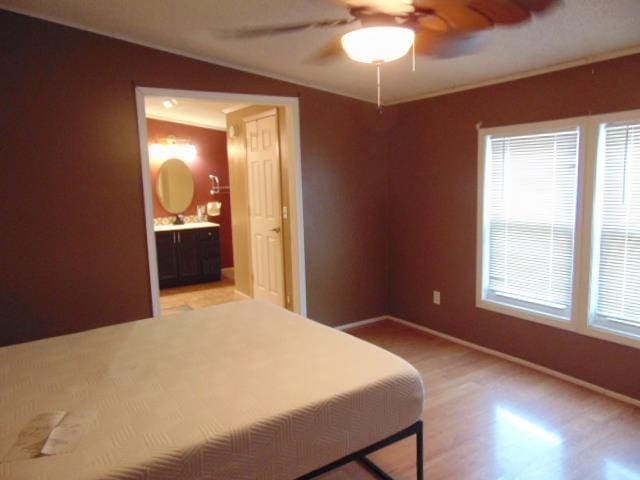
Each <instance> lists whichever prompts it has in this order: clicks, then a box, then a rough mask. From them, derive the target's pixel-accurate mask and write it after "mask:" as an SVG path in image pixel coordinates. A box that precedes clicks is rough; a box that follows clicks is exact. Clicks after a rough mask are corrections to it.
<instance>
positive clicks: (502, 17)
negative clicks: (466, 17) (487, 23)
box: [469, 0, 531, 25]
mask: <svg viewBox="0 0 640 480" xmlns="http://www.w3.org/2000/svg"><path fill="white" fill-rule="evenodd" d="M469 8H470V9H473V10H475V11H477V12H479V13H481V14H482V15H484V16H485V17H487V18H490V19H491V21H492V22H493V23H495V24H504V25H513V24H516V23H522V22H526V21H527V20H529V19H530V18H531V13H530V12H529V10H528V9H526V8H524V7H522V6H521V5H520V4H519V3H517V2H515V1H512V0H470V1H469Z"/></svg>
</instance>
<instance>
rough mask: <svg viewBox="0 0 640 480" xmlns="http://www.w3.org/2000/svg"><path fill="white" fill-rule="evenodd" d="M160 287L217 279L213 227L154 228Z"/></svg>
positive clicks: (216, 236) (216, 244) (215, 231)
mask: <svg viewBox="0 0 640 480" xmlns="http://www.w3.org/2000/svg"><path fill="white" fill-rule="evenodd" d="M156 251H157V256H158V277H159V280H160V288H165V287H173V286H176V285H188V284H191V283H201V282H209V281H214V280H220V233H219V231H218V228H217V227H213V228H197V229H196V228H194V229H186V230H175V231H168V232H156Z"/></svg>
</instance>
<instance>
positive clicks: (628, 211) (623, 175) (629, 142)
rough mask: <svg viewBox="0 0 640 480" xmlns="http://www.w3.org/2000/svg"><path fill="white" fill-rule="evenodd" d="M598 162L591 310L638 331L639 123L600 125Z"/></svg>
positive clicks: (613, 323) (611, 323)
mask: <svg viewBox="0 0 640 480" xmlns="http://www.w3.org/2000/svg"><path fill="white" fill-rule="evenodd" d="M597 160H598V179H597V184H598V187H597V195H596V201H595V218H596V221H595V226H596V228H595V236H594V243H595V250H596V251H595V255H594V265H593V272H594V275H593V276H594V285H593V290H592V291H593V292H594V293H593V295H594V297H595V298H592V308H593V309H594V311H595V312H594V313H595V316H596V321H601V322H605V323H607V326H608V327H610V328H614V329H616V330H633V329H636V328H637V329H638V333H640V123H631V124H619V123H614V124H605V125H602V126H601V133H600V145H599V154H598V159H597Z"/></svg>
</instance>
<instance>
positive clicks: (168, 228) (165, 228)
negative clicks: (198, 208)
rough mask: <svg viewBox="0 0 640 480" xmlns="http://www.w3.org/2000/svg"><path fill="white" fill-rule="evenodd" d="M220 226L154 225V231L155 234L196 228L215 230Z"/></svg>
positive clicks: (198, 224) (203, 224)
mask: <svg viewBox="0 0 640 480" xmlns="http://www.w3.org/2000/svg"><path fill="white" fill-rule="evenodd" d="M219 226H220V225H218V224H217V223H213V222H191V223H184V224H182V225H174V224H172V223H170V224H168V225H154V227H153V230H154V231H155V232H175V231H178V230H192V229H195V228H215V227H219Z"/></svg>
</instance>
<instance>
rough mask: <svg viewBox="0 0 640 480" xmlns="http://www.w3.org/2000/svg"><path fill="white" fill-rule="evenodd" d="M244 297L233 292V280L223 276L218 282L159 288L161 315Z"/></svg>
mask: <svg viewBox="0 0 640 480" xmlns="http://www.w3.org/2000/svg"><path fill="white" fill-rule="evenodd" d="M244 298H245V297H243V296H242V295H240V294H238V293H236V292H235V284H234V283H233V280H230V279H228V278H223V279H222V280H220V281H219V282H208V283H200V284H197V285H186V286H184V287H174V288H164V289H162V290H160V306H161V308H162V315H173V314H176V313H182V312H185V311H188V310H197V309H199V308H205V307H210V306H212V305H218V304H220V303H227V302H234V301H237V300H243V299H244Z"/></svg>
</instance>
